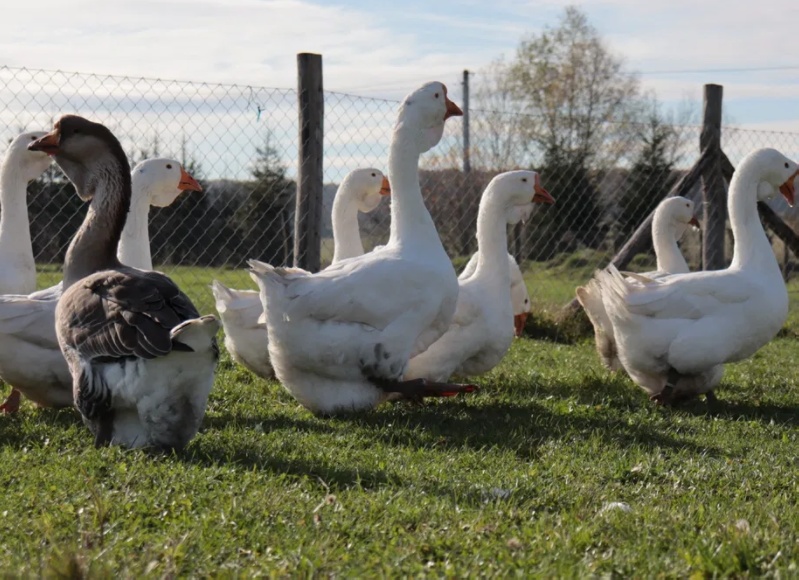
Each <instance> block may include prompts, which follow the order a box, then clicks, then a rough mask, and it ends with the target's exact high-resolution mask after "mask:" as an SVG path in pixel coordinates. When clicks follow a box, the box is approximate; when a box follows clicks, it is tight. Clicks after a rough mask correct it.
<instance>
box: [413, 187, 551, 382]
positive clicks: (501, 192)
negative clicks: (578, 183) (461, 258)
mask: <svg viewBox="0 0 799 580" xmlns="http://www.w3.org/2000/svg"><path fill="white" fill-rule="evenodd" d="M534 202H542V203H553V202H554V200H553V199H552V197H551V196H550V195H549V193H548V192H547V191H546V190H545V189H543V187H541V184H540V180H539V177H538V174H537V173H535V172H534V171H510V172H507V173H502V174H500V175H498V176H496V177H495V178H494V179H492V180H491V182H490V183H489V184H488V187H487V188H486V190H485V192H484V193H483V196H482V198H481V200H480V209H479V212H478V216H477V243H478V251H477V256H478V259H477V266H476V267H475V270H474V272H473V273H472V274H471V276H464V275H463V274H462V275H461V277H460V278H459V279H458V284H459V292H458V302H457V307H456V309H455V315H454V316H453V318H452V322H451V323H450V326H449V328H448V329H447V332H446V333H444V335H443V336H441V338H439V339H438V340H437V341H436V342H434V343H433V344H432V345H430V346H429V347H428V348H427V349H426V350H425V351H424V352H422V353H420V354H418V355H416V356H415V357H413V358H412V359H411V360H410V362H409V363H408V368H407V371H406V372H405V378H406V379H415V378H426V379H430V380H433V381H446V380H448V379H449V377H450V376H451V375H452V374H453V373H457V374H459V375H465V376H469V375H480V374H483V373H486V372H488V371H489V370H491V369H492V368H494V367H495V366H496V365H497V364H498V363H499V362H500V361H501V360H502V358H503V357H504V356H505V354H506V353H507V351H508V349H509V348H510V345H511V342H512V341H513V336H514V331H515V328H514V324H513V317H514V312H513V308H514V305H513V303H512V301H511V290H510V288H511V269H510V266H509V263H510V261H513V263H514V265H515V263H516V262H515V260H513V259H512V258H511V260H510V261H509V260H507V259H506V256H507V255H508V241H507V235H506V230H507V224H513V223H516V222H518V221H520V220H523V219H526V218H527V217H528V216H529V215H530V212H531V211H532V207H533V203H534ZM517 269H518V267H517Z"/></svg>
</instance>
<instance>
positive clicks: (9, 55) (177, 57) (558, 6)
mask: <svg viewBox="0 0 799 580" xmlns="http://www.w3.org/2000/svg"><path fill="white" fill-rule="evenodd" d="M566 4H568V2H565V1H560V0H542V1H538V2H528V1H512V0H492V1H490V2H486V1H474V0H459V1H456V0H437V1H436V2H430V1H429V0H424V1H423V0H405V1H403V2H391V3H389V2H376V1H374V0H371V1H367V0H341V1H337V2H331V1H319V0H316V1H314V0H136V1H128V0H113V1H112V0H70V1H69V2H64V1H63V0H37V1H36V2H15V3H13V4H12V5H9V6H6V7H4V9H3V12H4V14H3V19H2V22H0V64H7V65H12V66H25V67H41V68H53V69H62V70H78V71H85V72H103V73H117V74H129V75H142V76H158V77H161V78H179V79H191V80H206V81H212V82H237V83H244V84H255V85H264V86H275V87H292V86H293V85H294V83H295V82H296V81H295V78H296V77H295V75H296V73H295V68H294V67H295V54H296V53H297V52H299V51H303V50H308V51H318V52H322V53H323V55H324V59H325V86H326V88H327V89H329V90H339V91H352V92H357V93H359V94H367V95H374V96H381V97H386V98H393V99H396V98H400V97H401V96H402V95H403V94H404V93H405V92H407V91H408V90H409V89H411V88H413V87H414V86H415V85H416V84H418V83H419V82H421V81H424V80H430V79H431V78H437V79H439V80H442V81H444V82H447V83H448V84H450V85H451V86H452V89H453V91H457V90H458V88H457V83H458V80H459V78H460V72H461V71H462V70H463V69H464V68H469V69H471V70H475V71H479V70H480V69H481V68H482V67H484V66H486V65H487V64H488V63H489V62H490V61H491V60H492V59H494V58H496V57H498V56H500V55H501V54H505V55H506V56H510V55H512V54H513V51H514V49H515V46H516V45H517V44H518V41H519V39H520V37H521V36H522V35H524V34H525V33H529V32H535V31H538V30H541V29H542V28H543V27H545V26H547V25H552V24H554V23H555V22H556V21H557V18H558V15H559V14H560V13H561V12H562V10H563V7H564V6H565V5H566ZM577 5H578V6H580V7H581V8H582V9H583V10H584V11H585V12H586V13H587V14H588V16H589V19H590V21H591V22H592V23H593V24H594V25H595V26H596V27H597V28H598V29H599V30H600V32H601V33H602V34H603V35H604V37H605V38H606V39H607V41H608V44H609V45H610V47H611V48H612V49H613V50H614V51H616V52H617V53H618V54H620V55H621V56H623V57H624V58H625V60H626V62H627V63H628V65H629V67H630V69H632V70H637V71H641V72H643V73H652V72H653V71H671V70H686V69H727V68H762V67H778V66H794V67H796V68H794V69H793V70H781V71H764V72H745V73H705V74H642V76H641V81H642V85H643V86H644V87H645V88H647V89H651V90H653V91H655V92H656V94H657V95H658V96H659V98H660V99H661V100H662V101H664V102H665V103H666V104H673V103H676V102H679V101H681V100H683V99H689V100H693V101H695V102H698V101H699V99H700V96H701V85H702V83H704V82H719V83H722V84H724V85H725V97H726V100H725V105H726V115H727V118H728V120H730V121H732V122H734V123H735V124H736V125H741V126H749V127H753V128H754V127H757V128H770V129H782V130H799V82H798V81H799V3H796V2H795V1H793V0H761V1H760V2H752V1H751V0H747V1H743V0H702V2H697V1H695V0H691V1H688V0H651V1H649V2H642V1H639V0H586V1H584V2H582V3H577Z"/></svg>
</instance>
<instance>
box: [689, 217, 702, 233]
mask: <svg viewBox="0 0 799 580" xmlns="http://www.w3.org/2000/svg"><path fill="white" fill-rule="evenodd" d="M688 225H689V226H694V227H695V228H696V229H698V230H701V229H702V225H701V224H700V223H699V220H698V219H696V216H694V217H692V218H691V219H690V221H689V222H688Z"/></svg>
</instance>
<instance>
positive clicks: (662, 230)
mask: <svg viewBox="0 0 799 580" xmlns="http://www.w3.org/2000/svg"><path fill="white" fill-rule="evenodd" d="M657 218H658V216H657V215H656V216H655V220H654V221H653V222H652V244H653V246H654V248H655V259H656V260H657V270H658V272H668V273H670V274H682V273H685V272H688V263H687V262H686V261H685V258H684V257H683V255H682V252H681V251H680V247H679V246H678V245H677V231H676V228H675V227H674V224H668V223H664V221H665V220H664V219H657Z"/></svg>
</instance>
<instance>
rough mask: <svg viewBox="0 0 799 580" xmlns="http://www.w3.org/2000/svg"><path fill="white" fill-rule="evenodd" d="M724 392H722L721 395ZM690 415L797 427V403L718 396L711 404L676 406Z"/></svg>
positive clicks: (798, 416)
mask: <svg viewBox="0 0 799 580" xmlns="http://www.w3.org/2000/svg"><path fill="white" fill-rule="evenodd" d="M723 396H724V394H723V393H722V395H721V397H723ZM678 409H679V410H680V411H684V412H686V413H689V414H691V415H697V416H701V415H707V416H713V417H721V418H724V419H729V420H731V421H739V420H741V419H746V420H747V421H762V422H764V423H771V422H772V421H773V422H774V423H776V424H780V425H790V426H792V427H799V405H780V404H777V403H770V402H747V401H730V400H725V399H723V398H719V399H718V401H716V402H715V403H713V404H704V403H703V404H698V403H695V402H693V401H692V402H691V403H689V404H688V405H686V406H680V407H678Z"/></svg>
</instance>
